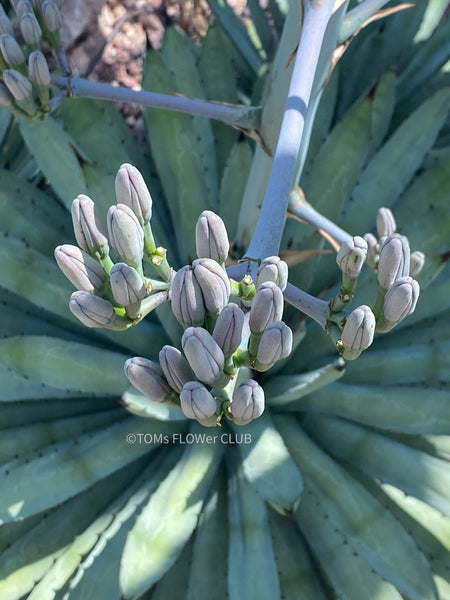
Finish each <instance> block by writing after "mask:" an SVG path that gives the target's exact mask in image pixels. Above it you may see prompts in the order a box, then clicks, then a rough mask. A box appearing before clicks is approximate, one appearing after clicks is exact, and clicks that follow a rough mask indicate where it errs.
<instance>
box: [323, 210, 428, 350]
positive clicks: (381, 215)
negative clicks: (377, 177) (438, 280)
mask: <svg viewBox="0 0 450 600" xmlns="http://www.w3.org/2000/svg"><path fill="white" fill-rule="evenodd" d="M376 228H377V234H378V238H377V237H375V235H374V234H372V233H366V234H365V235H364V237H363V238H362V237H359V236H356V237H354V238H353V239H352V240H351V241H350V242H344V243H343V244H342V245H341V248H340V250H339V252H338V254H337V263H338V265H339V267H340V269H341V270H342V274H343V285H342V289H341V294H340V296H338V297H337V298H336V299H335V301H334V302H333V303H332V310H333V308H334V309H335V310H334V312H336V313H338V312H339V310H340V309H341V308H342V305H343V303H344V302H345V301H349V300H350V299H351V296H352V293H353V290H354V287H355V285H356V281H357V279H358V277H359V274H360V272H361V269H362V266H363V264H364V262H367V264H368V265H369V266H371V267H372V268H374V269H375V271H376V274H377V283H378V296H377V299H376V301H375V303H374V306H373V308H370V307H368V306H366V305H363V306H359V307H358V308H356V309H355V310H354V311H353V312H352V313H351V314H350V315H349V316H348V317H346V318H344V319H343V320H342V321H341V323H340V330H341V331H340V333H339V335H338V336H337V337H338V339H337V341H336V345H337V347H338V349H339V351H340V352H341V354H342V356H343V357H344V358H347V359H349V360H352V359H354V358H357V357H358V356H359V355H360V354H361V352H362V351H363V350H366V349H367V348H368V347H369V346H370V344H371V343H372V341H373V337H374V333H375V331H379V332H387V331H390V330H391V329H392V328H393V327H395V325H397V323H399V322H400V321H402V320H403V319H405V318H406V317H407V316H408V315H410V314H411V313H412V312H413V311H414V309H415V307H416V303H417V298H418V296H419V284H418V283H417V281H415V279H413V276H415V275H417V273H419V271H420V270H421V269H422V267H423V265H424V262H425V256H424V254H423V253H422V252H419V251H416V252H413V253H411V252H410V248H409V241H408V238H406V237H405V236H403V235H400V234H398V233H396V229H397V225H396V222H395V219H394V215H393V214H392V211H391V210H390V209H389V208H380V209H379V211H378V213H377V218H376ZM330 329H331V328H330Z"/></svg>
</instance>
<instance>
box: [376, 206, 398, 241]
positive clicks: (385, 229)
mask: <svg viewBox="0 0 450 600" xmlns="http://www.w3.org/2000/svg"><path fill="white" fill-rule="evenodd" d="M396 229H397V224H396V223H395V219H394V215H393V214H392V211H391V209H390V208H384V207H383V208H380V209H379V210H378V212H377V233H378V237H380V238H382V237H387V236H388V235H392V234H393V233H394V231H395V230H396Z"/></svg>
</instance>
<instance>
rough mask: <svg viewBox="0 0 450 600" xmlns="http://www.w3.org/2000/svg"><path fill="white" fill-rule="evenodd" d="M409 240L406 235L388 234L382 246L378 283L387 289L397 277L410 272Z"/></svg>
mask: <svg viewBox="0 0 450 600" xmlns="http://www.w3.org/2000/svg"><path fill="white" fill-rule="evenodd" d="M409 260H410V251H409V242H408V238H406V237H405V236H404V235H399V234H397V233H395V234H394V235H390V236H388V237H387V238H386V239H385V240H384V242H383V244H382V246H381V248H380V258H379V260H378V275H377V277H378V283H379V284H380V286H381V287H382V288H383V289H385V290H387V289H389V288H390V287H391V286H392V285H393V284H394V283H395V281H396V280H397V279H399V278H400V277H406V276H407V275H408V274H409Z"/></svg>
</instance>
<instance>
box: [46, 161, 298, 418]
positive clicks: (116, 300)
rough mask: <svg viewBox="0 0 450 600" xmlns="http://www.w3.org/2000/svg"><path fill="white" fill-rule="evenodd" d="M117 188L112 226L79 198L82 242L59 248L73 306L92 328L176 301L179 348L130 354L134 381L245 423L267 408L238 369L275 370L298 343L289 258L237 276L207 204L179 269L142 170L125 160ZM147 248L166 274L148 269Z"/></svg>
mask: <svg viewBox="0 0 450 600" xmlns="http://www.w3.org/2000/svg"><path fill="white" fill-rule="evenodd" d="M115 191H116V199H117V204H115V205H113V206H111V207H110V208H109V210H108V215H107V227H106V229H105V228H104V227H103V225H102V223H101V220H100V218H99V214H98V211H97V209H96V206H95V204H94V202H93V201H92V200H91V199H90V198H89V197H88V196H85V195H83V194H81V195H79V196H78V197H77V198H75V200H74V201H73V204H72V221H73V228H74V232H75V238H76V241H77V243H78V246H72V245H68V244H65V245H63V246H58V247H57V248H56V250H55V258H56V261H57V263H58V265H59V267H60V269H61V270H62V271H63V273H64V274H65V275H66V277H67V278H68V279H69V280H70V282H71V283H72V284H73V285H74V286H75V287H76V288H77V291H76V292H74V293H73V294H72V296H71V299H70V304H69V306H70V310H71V311H72V313H73V314H74V315H75V316H76V317H77V318H78V319H79V320H80V321H81V322H82V323H83V324H84V325H86V326H87V327H105V328H108V329H115V330H121V329H127V328H128V327H130V326H132V325H134V324H136V323H137V322H139V320H140V319H142V318H143V317H144V316H145V315H147V314H148V313H149V312H150V311H151V310H153V309H154V308H156V307H157V306H159V305H160V304H161V303H163V302H165V301H167V300H170V301H171V307H172V312H173V315H174V317H175V318H176V320H177V321H178V322H179V323H180V324H181V325H182V326H183V329H184V333H183V335H182V337H181V340H180V348H181V349H178V348H176V347H174V346H164V347H163V348H162V349H161V351H160V353H159V362H158V363H156V362H154V361H151V360H149V359H147V358H144V357H140V356H139V357H134V358H131V359H129V360H128V361H127V362H126V364H125V373H126V375H127V377H128V379H129V380H130V382H131V383H132V384H133V385H134V386H135V387H136V388H137V389H138V390H139V391H141V392H142V393H143V394H144V395H145V396H147V398H149V399H150V400H153V401H156V402H165V403H168V404H170V405H173V406H177V407H179V408H180V409H181V410H182V411H183V413H184V414H185V415H186V417H188V418H191V419H196V420H197V421H199V422H200V423H202V424H203V425H205V426H215V425H217V424H218V423H220V420H221V418H222V417H223V416H226V417H227V418H229V419H232V420H233V421H234V422H235V423H237V424H240V425H244V424H246V423H248V422H250V421H251V420H252V419H255V418H257V417H259V416H260V415H261V414H262V413H263V411H264V391H263V389H262V387H261V386H260V385H259V384H258V383H257V382H256V381H255V380H254V379H245V380H244V381H241V379H242V377H241V375H240V373H242V372H245V373H250V372H251V370H252V369H254V370H256V371H260V372H263V371H267V370H268V369H269V368H270V367H271V366H272V365H274V364H275V363H276V362H277V361H279V360H281V359H283V358H286V357H287V356H288V355H289V354H290V352H291V350H292V337H293V336H292V331H291V330H290V329H289V327H288V326H287V325H286V324H285V323H283V321H282V320H281V319H282V316H283V306H284V301H283V290H284V289H285V287H286V285H287V275H288V273H287V265H286V263H285V262H284V261H282V260H280V258H279V257H277V256H272V257H268V258H266V259H265V260H263V261H262V262H261V263H260V265H259V268H258V273H257V277H256V283H254V282H253V280H252V278H251V276H250V275H249V274H248V275H246V276H245V277H244V279H243V280H242V281H241V282H236V281H233V280H231V279H229V277H228V275H227V272H226V269H225V262H226V259H227V257H228V251H229V241H228V235H227V231H226V228H225V224H224V222H223V221H222V219H221V218H220V217H219V216H218V215H216V214H214V213H213V212H211V211H204V212H203V213H202V214H201V215H200V217H199V219H198V221H197V225H196V231H195V238H196V250H197V257H198V258H196V259H195V260H194V261H193V262H192V264H190V265H185V266H184V267H182V268H181V269H179V270H178V271H177V272H176V273H174V272H173V270H172V269H171V268H170V266H169V265H168V263H167V260H166V251H165V249H164V248H161V247H156V244H155V241H154V238H153V233H152V230H151V226H150V219H151V216H152V199H151V196H150V193H149V191H148V189H147V186H146V185H145V182H144V179H143V177H142V175H141V174H140V173H139V171H138V170H137V169H136V168H135V167H133V166H132V165H129V164H124V165H122V166H121V167H120V169H119V171H118V173H117V177H116V182H115ZM110 248H111V250H113V251H114V252H115V254H116V256H117V259H118V261H117V262H116V263H115V264H114V262H113V260H112V258H111V256H110ZM145 257H147V258H148V260H149V262H150V264H151V265H152V266H153V267H154V269H156V271H157V273H158V275H159V277H160V278H159V279H150V278H149V277H147V275H146V273H145V272H144V266H145V265H143V258H145ZM241 367H244V368H245V371H244V370H242V371H240V369H241Z"/></svg>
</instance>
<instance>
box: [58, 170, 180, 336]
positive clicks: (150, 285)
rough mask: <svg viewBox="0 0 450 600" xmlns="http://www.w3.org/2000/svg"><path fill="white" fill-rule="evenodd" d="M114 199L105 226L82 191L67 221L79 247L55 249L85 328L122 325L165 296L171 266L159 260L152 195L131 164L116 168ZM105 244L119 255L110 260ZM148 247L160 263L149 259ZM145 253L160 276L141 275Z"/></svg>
mask: <svg viewBox="0 0 450 600" xmlns="http://www.w3.org/2000/svg"><path fill="white" fill-rule="evenodd" d="M116 199H117V204H115V205H113V206H111V207H110V209H109V211H108V217H107V230H105V228H104V227H103V225H102V223H101V219H100V217H99V214H98V211H97V208H96V206H95V203H94V202H93V201H92V200H91V198H89V197H88V196H85V195H83V194H81V195H79V196H78V197H77V198H75V200H74V201H73V203H72V222H73V228H74V233H75V238H76V241H77V244H78V246H73V245H70V244H64V245H62V246H58V247H57V248H56V249H55V258H56V262H57V263H58V266H59V267H60V269H61V271H62V272H63V273H64V275H65V276H66V277H67V279H69V281H70V282H71V283H72V284H73V285H74V286H75V287H76V288H77V291H76V292H74V293H73V294H72V296H71V298H70V303H69V307H70V310H71V311H72V313H73V314H74V315H75V316H76V317H77V318H78V319H79V320H80V321H81V322H82V323H83V324H84V325H86V326H87V327H106V328H107V329H115V330H123V329H127V328H128V327H130V326H131V325H134V324H135V323H137V322H138V321H139V320H140V319H142V318H143V317H144V316H145V315H147V314H148V313H149V312H150V311H151V310H153V309H154V308H156V307H157V306H159V305H160V304H161V303H163V302H165V301H166V300H167V299H168V297H169V287H170V278H171V269H170V267H169V266H168V265H167V264H166V262H165V259H162V260H159V259H160V258H161V257H162V256H164V257H165V250H164V249H163V248H159V249H158V248H156V247H154V239H153V235H152V232H151V228H150V217H151V209H152V199H151V196H150V193H149V191H148V189H147V187H146V185H145V182H144V179H143V177H142V175H141V174H140V172H139V171H138V170H137V169H136V168H135V167H133V166H132V165H129V164H124V165H122V166H121V167H120V169H119V172H118V174H117V177H116ZM110 246H111V248H112V249H113V250H114V251H115V252H116V255H117V258H118V261H117V262H116V263H115V264H114V262H113V261H112V259H111V257H110ZM147 249H149V252H148V253H147ZM153 250H154V252H155V253H156V256H157V257H158V260H157V261H156V263H158V262H159V264H156V263H155V261H154V260H153V259H154V254H152V252H151V251H153ZM145 256H146V257H147V258H148V259H149V260H150V262H151V264H153V267H154V268H156V269H157V270H158V271H159V273H158V274H159V275H161V278H159V279H151V278H149V277H147V276H146V275H145V273H144V268H143V258H144V257H145Z"/></svg>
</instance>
